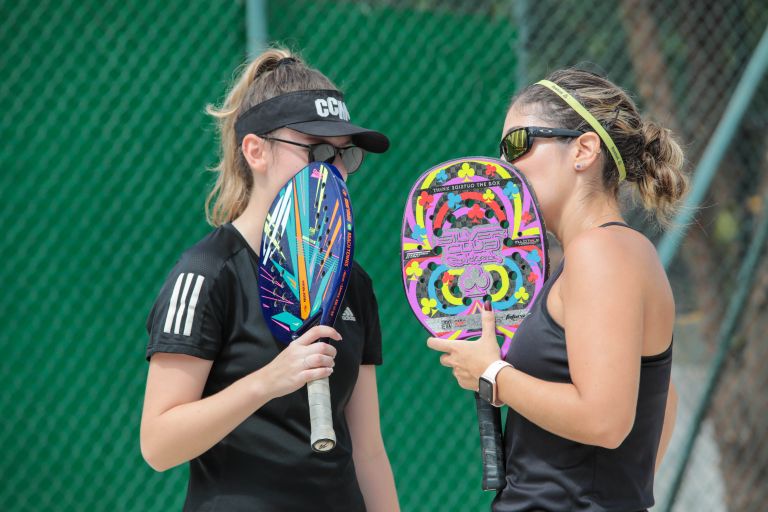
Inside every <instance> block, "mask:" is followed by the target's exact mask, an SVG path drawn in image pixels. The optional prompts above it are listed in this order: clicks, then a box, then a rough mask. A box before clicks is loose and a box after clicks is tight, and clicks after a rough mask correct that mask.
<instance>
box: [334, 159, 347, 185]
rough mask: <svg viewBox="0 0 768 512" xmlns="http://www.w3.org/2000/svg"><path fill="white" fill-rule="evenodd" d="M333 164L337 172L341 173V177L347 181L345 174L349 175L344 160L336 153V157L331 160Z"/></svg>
mask: <svg viewBox="0 0 768 512" xmlns="http://www.w3.org/2000/svg"><path fill="white" fill-rule="evenodd" d="M333 165H334V166H336V168H337V169H338V170H339V174H341V177H342V178H344V181H347V176H349V173H348V172H347V166H345V165H344V161H343V160H342V159H341V156H339V155H336V158H335V159H334V161H333Z"/></svg>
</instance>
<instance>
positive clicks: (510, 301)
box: [401, 157, 549, 490]
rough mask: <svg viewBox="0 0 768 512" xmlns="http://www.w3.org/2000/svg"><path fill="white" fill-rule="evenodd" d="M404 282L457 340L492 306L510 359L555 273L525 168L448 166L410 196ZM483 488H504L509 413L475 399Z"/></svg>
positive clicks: (471, 163) (429, 320)
mask: <svg viewBox="0 0 768 512" xmlns="http://www.w3.org/2000/svg"><path fill="white" fill-rule="evenodd" d="M401 263H402V274H403V285H404V287H405V294H406V296H407V298H408V303H409V304H410V306H411V309H412V310H413V312H414V313H415V315H416V317H417V318H418V320H419V322H421V324H422V325H423V326H424V327H425V328H426V329H427V330H428V331H429V332H430V333H431V334H432V335H433V336H436V337H440V338H448V339H456V340H461V339H472V338H479V337H480V335H481V333H482V320H481V312H482V309H483V303H484V302H485V301H486V300H489V301H491V303H492V306H493V310H494V313H495V317H496V334H497V338H499V337H501V338H503V340H502V343H501V346H500V351H499V354H500V356H501V357H502V358H504V357H505V356H506V354H507V351H508V350H509V346H510V344H511V343H512V338H513V336H514V334H515V331H516V330H517V327H518V325H519V324H520V322H521V321H522V320H523V319H524V318H525V317H526V315H527V314H528V311H529V309H530V306H531V305H532V303H533V301H534V299H535V298H536V296H537V295H538V294H539V292H540V291H541V289H542V286H543V284H544V280H545V279H546V278H547V275H548V272H549V266H548V259H547V240H546V232H545V228H544V222H543V219H542V217H541V215H540V213H539V208H538V205H537V202H536V197H535V195H534V193H533V190H532V189H531V187H530V186H529V185H528V183H527V182H526V180H525V178H524V177H523V175H522V174H521V173H520V171H519V170H518V169H516V168H515V167H514V166H512V165H511V164H509V163H507V162H503V161H501V160H497V159H494V158H486V157H466V158H459V159H456V160H450V161H447V162H443V163H441V164H438V165H436V166H434V167H432V168H431V169H429V170H428V171H426V172H425V173H423V174H422V175H421V176H420V177H419V178H418V180H417V181H416V184H415V185H414V186H413V188H412V189H411V191H410V193H409V194H408V199H407V202H406V205H405V213H404V215H403V226H402V252H401ZM475 402H476V404H477V413H478V421H479V425H480V442H481V448H482V454H483V482H482V485H483V489H485V490H497V489H501V488H502V487H503V485H504V479H505V471H504V460H503V446H502V436H501V417H500V412H499V409H497V408H495V407H493V406H492V405H491V404H489V403H488V402H486V401H485V400H482V399H481V398H480V397H479V396H478V395H477V394H475Z"/></svg>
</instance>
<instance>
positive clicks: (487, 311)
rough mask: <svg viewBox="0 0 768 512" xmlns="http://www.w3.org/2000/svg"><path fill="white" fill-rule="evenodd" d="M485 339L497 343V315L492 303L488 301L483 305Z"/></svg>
mask: <svg viewBox="0 0 768 512" xmlns="http://www.w3.org/2000/svg"><path fill="white" fill-rule="evenodd" d="M482 320H483V338H491V339H493V340H494V341H496V315H494V314H493V306H492V305H491V301H489V300H487V301H485V303H484V304H483V313H482Z"/></svg>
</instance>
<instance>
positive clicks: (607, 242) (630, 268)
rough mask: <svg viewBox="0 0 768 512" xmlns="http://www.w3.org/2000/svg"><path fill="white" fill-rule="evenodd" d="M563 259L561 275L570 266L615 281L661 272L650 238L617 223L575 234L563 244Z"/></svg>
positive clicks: (639, 280) (579, 271) (592, 277)
mask: <svg viewBox="0 0 768 512" xmlns="http://www.w3.org/2000/svg"><path fill="white" fill-rule="evenodd" d="M565 261H566V268H565V272H564V275H567V274H568V267H569V266H570V267H571V268H572V269H574V268H575V269H577V270H578V272H577V273H578V274H580V275H582V276H584V277H589V278H591V279H598V280H599V281H603V282H605V281H606V280H610V281H614V282H615V283H616V284H630V283H632V282H641V281H643V280H646V279H649V278H657V277H659V275H660V274H659V273H662V274H663V272H664V271H663V268H662V267H661V263H660V261H659V257H658V255H657V253H656V248H655V247H654V246H653V244H652V243H651V241H650V240H648V239H647V238H646V237H645V236H644V235H643V234H642V233H639V232H637V231H635V230H633V229H628V228H625V227H620V226H616V227H609V228H595V229H590V230H588V231H585V232H583V233H581V234H579V235H578V236H577V237H576V238H574V239H573V240H572V241H571V243H570V244H568V246H567V247H566V249H565ZM573 273H574V272H571V274H573Z"/></svg>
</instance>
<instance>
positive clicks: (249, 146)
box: [240, 133, 267, 174]
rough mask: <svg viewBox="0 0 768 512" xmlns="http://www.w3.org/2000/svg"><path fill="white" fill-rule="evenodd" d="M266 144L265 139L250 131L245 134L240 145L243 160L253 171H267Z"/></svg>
mask: <svg viewBox="0 0 768 512" xmlns="http://www.w3.org/2000/svg"><path fill="white" fill-rule="evenodd" d="M266 145H267V141H266V140H264V139H262V138H261V137H259V136H257V135H254V134H252V133H249V134H248V135H246V136H245V137H244V138H243V142H242V144H241V145H240V149H241V150H242V151H243V156H245V161H246V162H248V165H249V166H250V168H251V170H252V171H253V172H255V173H261V174H263V173H265V172H267V160H266Z"/></svg>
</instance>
